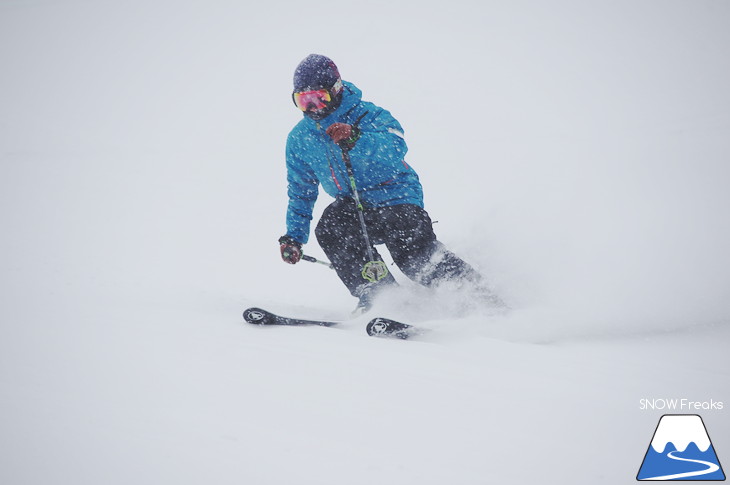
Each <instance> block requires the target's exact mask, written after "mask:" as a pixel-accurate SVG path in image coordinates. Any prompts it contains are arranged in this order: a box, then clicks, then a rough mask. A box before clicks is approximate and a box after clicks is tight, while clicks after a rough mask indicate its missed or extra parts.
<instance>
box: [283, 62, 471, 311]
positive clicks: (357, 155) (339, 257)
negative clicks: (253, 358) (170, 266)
mask: <svg viewBox="0 0 730 485" xmlns="http://www.w3.org/2000/svg"><path fill="white" fill-rule="evenodd" d="M292 98H293V101H294V104H295V105H296V107H297V108H299V109H300V110H301V111H302V112H303V115H304V117H303V119H302V120H301V121H300V122H299V123H298V124H297V125H296V126H295V127H294V128H293V129H292V131H291V132H290V133H289V137H288V139H287V145H286V167H287V180H288V184H289V185H288V194H289V205H288V209H287V215H286V226H287V232H286V234H285V235H283V236H282V237H281V238H279V245H280V251H281V257H282V259H283V260H284V261H285V262H287V263H289V264H296V263H297V262H299V261H300V259H301V258H302V245H304V244H306V243H307V241H308V239H309V232H310V221H311V220H312V209H313V207H314V203H315V201H316V200H317V195H318V191H319V190H318V188H319V185H320V184H321V185H322V187H323V188H324V190H325V192H327V193H328V194H329V195H331V196H332V197H334V198H335V201H334V202H333V203H331V204H330V205H329V206H328V207H327V208H326V209H325V210H324V213H323V214H322V217H321V218H320V220H319V222H318V224H317V227H316V228H315V231H314V232H315V235H316V237H317V241H318V242H319V245H320V246H321V247H322V250H323V251H324V253H325V254H326V255H327V257H328V258H329V260H330V261H331V263H332V265H333V267H334V269H335V270H336V271H337V275H338V276H339V278H340V279H341V280H342V282H343V283H344V284H345V286H347V289H348V290H349V291H350V293H351V294H352V295H353V296H355V297H357V298H358V305H357V308H356V310H355V313H362V312H365V311H367V310H369V309H370V307H371V306H372V304H373V300H374V298H375V297H376V295H377V294H379V293H380V292H381V291H383V290H384V289H386V288H388V287H392V286H394V285H396V281H395V279H394V278H393V275H392V274H390V272H389V271H388V270H387V266H386V265H385V263H384V262H383V260H382V258H381V256H380V255H379V254H378V252H377V250H376V249H375V247H374V246H375V245H376V244H385V246H386V247H387V248H388V251H389V252H390V254H391V256H392V258H393V260H394V262H395V264H396V265H398V268H400V270H401V271H402V272H403V273H404V274H405V275H406V276H408V277H409V278H410V279H412V280H413V281H416V282H418V283H420V284H422V285H425V286H435V285H438V284H439V283H441V282H443V281H455V282H457V284H462V283H468V284H471V285H472V286H477V287H479V286H482V283H481V277H480V275H479V274H478V273H477V272H476V271H475V270H474V269H473V268H472V267H471V266H469V265H468V264H467V263H466V262H464V261H463V260H462V259H460V258H459V257H457V256H456V255H455V254H454V253H452V252H450V251H448V250H446V249H445V247H444V246H443V244H441V243H440V242H439V241H438V240H437V239H436V235H435V234H434V231H433V227H432V222H431V218H430V217H429V215H428V213H427V212H426V211H425V210H424V207H423V190H422V187H421V183H420V181H419V179H418V175H417V174H416V172H415V171H414V170H413V168H412V167H411V166H410V165H408V164H407V163H406V161H405V158H404V157H405V155H406V152H407V150H408V148H407V146H406V142H405V140H404V138H403V129H402V128H401V125H400V123H399V122H398V121H397V120H396V119H395V118H393V116H391V114H390V113H389V112H388V111H387V110H385V109H383V108H381V107H379V106H376V105H374V104H373V103H370V102H367V101H363V100H362V92H361V91H360V89H358V88H357V87H356V86H355V85H354V84H352V83H350V82H347V81H343V80H342V78H341V77H340V73H339V71H338V69H337V66H336V65H335V63H334V62H333V61H332V60H331V59H329V58H328V57H325V56H322V55H318V54H311V55H309V56H307V57H306V58H305V59H304V60H303V61H302V62H301V63H300V64H299V65H298V66H297V68H296V70H295V71H294V91H293V94H292Z"/></svg>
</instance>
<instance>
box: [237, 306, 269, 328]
mask: <svg viewBox="0 0 730 485" xmlns="http://www.w3.org/2000/svg"><path fill="white" fill-rule="evenodd" d="M243 319H244V320H246V321H247V322H248V323H251V324H253V325H266V324H267V323H270V322H269V321H270V320H271V313H269V312H267V311H266V310H262V309H261V308H256V307H251V308H247V309H246V310H244V311H243Z"/></svg>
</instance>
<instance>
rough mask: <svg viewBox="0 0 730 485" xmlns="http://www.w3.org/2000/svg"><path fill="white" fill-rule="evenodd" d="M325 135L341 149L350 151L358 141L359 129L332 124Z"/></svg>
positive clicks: (344, 124)
mask: <svg viewBox="0 0 730 485" xmlns="http://www.w3.org/2000/svg"><path fill="white" fill-rule="evenodd" d="M326 133H327V134H328V135H329V136H330V138H332V141H333V142H335V143H337V144H338V145H339V146H340V147H341V148H344V149H346V150H352V149H353V148H354V147H355V143H356V142H357V140H359V139H360V129H359V128H357V127H356V126H352V125H348V124H347V123H332V124H331V125H330V127H329V128H327V130H326Z"/></svg>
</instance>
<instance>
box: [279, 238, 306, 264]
mask: <svg viewBox="0 0 730 485" xmlns="http://www.w3.org/2000/svg"><path fill="white" fill-rule="evenodd" d="M279 250H280V251H281V259H283V260H284V262H286V263H289V264H297V263H298V262H299V260H300V259H302V243H300V242H299V241H295V240H294V239H292V238H291V237H290V236H288V235H287V234H285V235H283V236H281V237H280V238H279Z"/></svg>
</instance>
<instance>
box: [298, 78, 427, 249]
mask: <svg viewBox="0 0 730 485" xmlns="http://www.w3.org/2000/svg"><path fill="white" fill-rule="evenodd" d="M343 85H344V88H343V94H342V103H341V104H340V106H339V107H338V108H337V109H336V110H335V111H333V112H332V114H330V115H329V116H327V117H326V118H324V119H323V120H321V121H315V120H312V119H311V118H308V117H307V116H304V119H302V120H301V121H300V122H299V123H297V125H296V126H295V127H294V128H293V129H292V131H291V132H290V133H289V137H288V139H287V143H286V168H287V181H288V183H289V186H288V193H289V205H288V208H287V214H286V226H287V235H288V236H289V237H291V238H292V239H294V240H296V241H299V242H300V243H302V244H304V243H306V242H307V241H308V240H309V232H310V223H311V220H312V210H313V209H314V203H315V202H316V201H317V195H318V194H319V185H320V184H321V185H322V188H323V189H324V191H325V192H327V193H328V194H329V195H331V196H332V197H335V198H337V197H348V196H352V192H351V191H352V189H351V187H350V182H349V177H348V175H347V168H346V167H345V163H344V162H343V160H342V151H341V150H340V148H339V147H338V146H337V145H336V144H335V143H334V142H333V141H332V139H331V138H330V137H329V136H328V135H327V133H325V130H327V128H328V127H329V126H330V125H331V124H333V123H337V122H339V123H348V124H354V123H355V122H356V121H357V120H358V119H359V118H360V117H361V116H363V114H364V116H363V117H362V119H361V121H360V124H359V125H358V126H359V128H360V130H361V135H360V138H359V139H358V141H357V143H356V144H355V147H354V148H353V149H352V150H350V152H349V153H350V161H351V163H352V170H353V173H354V176H355V185H356V186H357V191H358V195H359V196H360V200H361V202H362V204H363V206H364V207H365V208H372V207H386V206H392V205H398V204H415V205H418V206H419V207H423V189H422V187H421V182H420V181H419V180H418V175H417V174H416V172H415V171H414V170H413V169H412V168H411V167H410V166H409V165H408V164H407V163H406V162H405V159H404V157H405V155H406V152H407V151H408V147H407V146H406V142H405V140H404V138H403V129H402V128H401V126H400V123H398V120H396V119H395V118H393V116H391V114H390V113H389V112H388V111H387V110H385V109H383V108H380V107H378V106H376V105H374V104H373V103H370V102H367V101H363V100H362V91H360V89H358V88H357V87H356V86H355V85H353V84H352V83H349V82H347V81H344V82H343Z"/></svg>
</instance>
